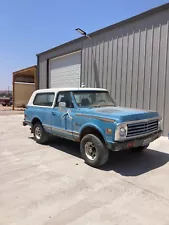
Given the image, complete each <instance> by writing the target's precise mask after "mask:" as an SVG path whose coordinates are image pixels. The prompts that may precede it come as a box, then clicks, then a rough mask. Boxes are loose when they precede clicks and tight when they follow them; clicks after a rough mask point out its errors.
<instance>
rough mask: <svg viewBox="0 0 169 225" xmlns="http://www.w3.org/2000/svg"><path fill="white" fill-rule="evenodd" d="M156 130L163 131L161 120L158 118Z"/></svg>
mask: <svg viewBox="0 0 169 225" xmlns="http://www.w3.org/2000/svg"><path fill="white" fill-rule="evenodd" d="M158 129H159V130H162V129H163V118H160V119H159V120H158Z"/></svg>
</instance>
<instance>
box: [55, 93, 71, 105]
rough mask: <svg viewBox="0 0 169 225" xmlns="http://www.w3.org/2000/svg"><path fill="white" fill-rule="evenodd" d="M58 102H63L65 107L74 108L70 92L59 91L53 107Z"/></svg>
mask: <svg viewBox="0 0 169 225" xmlns="http://www.w3.org/2000/svg"><path fill="white" fill-rule="evenodd" d="M59 102H65V103H66V107H67V108H74V106H73V102H72V97H71V95H70V92H60V93H59V94H58V96H57V99H56V103H55V107H58V106H59Z"/></svg>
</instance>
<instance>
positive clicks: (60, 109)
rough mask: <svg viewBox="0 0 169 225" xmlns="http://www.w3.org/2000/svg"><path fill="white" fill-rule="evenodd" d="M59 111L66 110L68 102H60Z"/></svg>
mask: <svg viewBox="0 0 169 225" xmlns="http://www.w3.org/2000/svg"><path fill="white" fill-rule="evenodd" d="M59 111H60V112H65V111H66V102H59Z"/></svg>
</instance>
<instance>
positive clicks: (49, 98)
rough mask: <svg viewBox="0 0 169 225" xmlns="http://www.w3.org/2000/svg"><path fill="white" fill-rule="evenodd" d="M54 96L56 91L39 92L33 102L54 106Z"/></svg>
mask: <svg viewBox="0 0 169 225" xmlns="http://www.w3.org/2000/svg"><path fill="white" fill-rule="evenodd" d="M54 97H55V94H54V93H39V94H37V95H36V97H35V99H34V102H33V104H34V105H39V106H52V105H53V100H54Z"/></svg>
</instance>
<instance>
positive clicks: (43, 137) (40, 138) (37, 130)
mask: <svg viewBox="0 0 169 225" xmlns="http://www.w3.org/2000/svg"><path fill="white" fill-rule="evenodd" d="M33 134H34V139H35V141H36V142H37V143H38V144H45V143H46V142H47V141H48V134H47V133H46V131H45V130H44V128H43V126H42V124H41V123H35V125H34V126H33Z"/></svg>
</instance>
